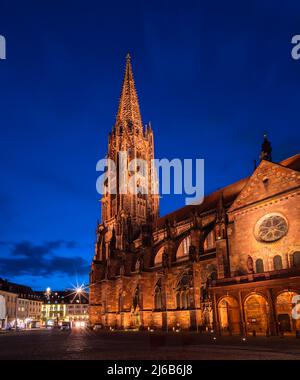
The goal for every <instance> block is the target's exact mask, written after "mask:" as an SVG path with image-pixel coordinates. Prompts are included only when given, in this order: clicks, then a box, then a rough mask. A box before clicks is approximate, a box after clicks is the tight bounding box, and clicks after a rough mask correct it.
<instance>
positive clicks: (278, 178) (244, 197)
mask: <svg viewBox="0 0 300 380" xmlns="http://www.w3.org/2000/svg"><path fill="white" fill-rule="evenodd" d="M298 186H300V173H299V172H297V171H294V170H292V169H289V168H286V167H284V166H281V165H279V164H275V163H273V162H269V161H262V162H261V163H260V165H259V166H258V168H257V169H256V170H255V171H254V173H253V175H252V176H251V177H250V179H249V181H248V183H247V184H246V185H245V187H244V188H243V190H242V191H241V192H240V194H239V195H238V197H237V198H236V199H235V201H234V202H233V204H232V206H231V207H230V209H229V212H232V211H235V210H237V209H240V208H243V207H245V206H248V205H251V204H253V203H255V202H259V201H261V200H263V199H267V198H269V197H272V196H275V195H277V194H280V193H284V192H286V191H289V190H291V189H294V188H296V187H298Z"/></svg>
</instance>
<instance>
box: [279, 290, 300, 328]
mask: <svg viewBox="0 0 300 380" xmlns="http://www.w3.org/2000/svg"><path fill="white" fill-rule="evenodd" d="M295 296H297V293H295V292H292V291H286V292H282V293H280V294H279V295H278V296H277V298H276V316H277V322H278V328H279V331H280V332H281V333H287V334H288V333H293V332H295V331H296V330H299V329H300V321H299V320H296V319H293V318H292V311H293V308H294V306H295V304H293V298H294V297H295Z"/></svg>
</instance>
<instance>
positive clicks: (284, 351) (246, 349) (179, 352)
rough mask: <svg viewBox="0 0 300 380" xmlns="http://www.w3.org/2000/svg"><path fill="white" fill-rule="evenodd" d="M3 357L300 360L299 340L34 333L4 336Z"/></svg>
mask: <svg viewBox="0 0 300 380" xmlns="http://www.w3.org/2000/svg"><path fill="white" fill-rule="evenodd" d="M0 359H63V360H66V359H97V360H104V359H105V360H108V359H111V360H117V359H125V360H126V359H137V360H138V359H152V360H156V359H158V360H164V359H168V360H177V359H179V360H180V359H181V360H183V359H184V360H193V359H198V360H199V359H202V360H203V359H206V360H207V359H273V360H278V359H289V360H299V359H300V339H296V338H292V337H284V338H277V337H271V338H265V337H256V338H253V337H251V338H247V340H246V342H243V341H242V340H241V338H239V337H222V338H217V340H216V341H214V340H213V338H212V336H206V335H202V336H201V335H199V334H196V333H178V334H176V333H169V334H165V333H148V332H101V331H96V332H95V331H90V330H75V329H74V330H72V331H59V330H36V331H20V332H8V333H4V334H0Z"/></svg>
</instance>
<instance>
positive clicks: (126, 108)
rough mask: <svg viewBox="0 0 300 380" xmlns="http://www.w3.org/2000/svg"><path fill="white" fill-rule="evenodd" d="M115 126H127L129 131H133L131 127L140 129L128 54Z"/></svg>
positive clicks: (136, 98)
mask: <svg viewBox="0 0 300 380" xmlns="http://www.w3.org/2000/svg"><path fill="white" fill-rule="evenodd" d="M116 127H117V128H119V129H121V130H122V129H124V128H127V129H128V131H129V132H133V128H135V129H136V128H138V130H142V118H141V113H140V107H139V102H138V97H137V92H136V88H135V84H134V79H133V73H132V67H131V58H130V55H129V54H127V56H126V68H125V75H124V80H123V85H122V90H121V96H120V101H119V107H118V112H117V117H116Z"/></svg>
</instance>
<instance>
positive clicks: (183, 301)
mask: <svg viewBox="0 0 300 380" xmlns="http://www.w3.org/2000/svg"><path fill="white" fill-rule="evenodd" d="M191 280H192V273H191V272H189V273H186V274H185V275H183V276H182V277H181V280H180V281H179V283H178V285H177V288H176V304H177V309H189V308H190V304H191V299H190V286H191Z"/></svg>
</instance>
